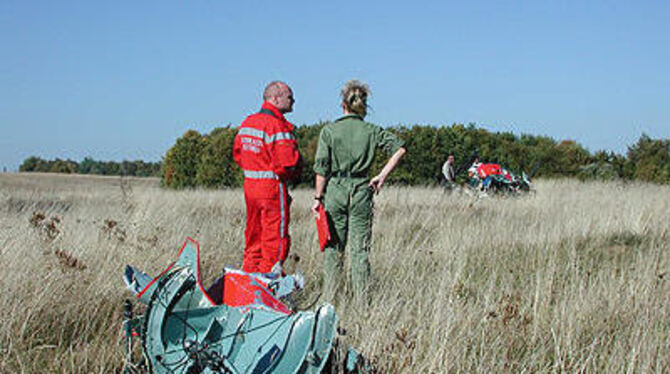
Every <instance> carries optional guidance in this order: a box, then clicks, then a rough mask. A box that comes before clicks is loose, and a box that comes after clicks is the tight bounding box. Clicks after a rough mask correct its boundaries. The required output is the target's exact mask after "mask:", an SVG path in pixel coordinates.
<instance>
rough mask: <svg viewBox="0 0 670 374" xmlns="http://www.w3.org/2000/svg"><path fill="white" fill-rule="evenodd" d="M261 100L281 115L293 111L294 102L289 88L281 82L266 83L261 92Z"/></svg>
mask: <svg viewBox="0 0 670 374" xmlns="http://www.w3.org/2000/svg"><path fill="white" fill-rule="evenodd" d="M263 100H265V101H267V102H269V103H270V104H272V105H274V106H275V107H277V109H279V111H280V112H282V113H289V112H291V111H293V103H294V102H295V100H294V99H293V91H292V90H291V87H289V86H288V84H286V83H284V82H282V81H273V82H270V83H268V85H267V86H265V90H264V91H263Z"/></svg>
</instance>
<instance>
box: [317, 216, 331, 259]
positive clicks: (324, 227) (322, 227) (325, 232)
mask: <svg viewBox="0 0 670 374" xmlns="http://www.w3.org/2000/svg"><path fill="white" fill-rule="evenodd" d="M317 211H318V216H316V232H317V233H318V234H319V247H320V248H321V252H323V250H324V249H325V248H326V244H328V242H329V241H330V229H329V228H328V218H327V217H326V209H325V208H324V207H323V204H319V207H318V208H317Z"/></svg>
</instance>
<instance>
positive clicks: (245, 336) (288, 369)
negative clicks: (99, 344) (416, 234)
mask: <svg viewBox="0 0 670 374" xmlns="http://www.w3.org/2000/svg"><path fill="white" fill-rule="evenodd" d="M199 252H200V248H199V243H198V242H197V241H195V240H193V239H191V238H188V239H187V240H186V242H185V243H184V245H183V247H182V248H181V250H180V251H179V255H178V259H177V260H176V261H175V262H173V263H172V264H171V265H169V266H168V267H167V268H166V269H165V270H164V271H163V272H162V273H161V274H160V275H159V276H158V277H155V278H152V277H151V276H149V275H147V274H145V273H143V272H141V271H139V270H137V269H136V268H134V267H132V266H127V267H126V269H125V274H124V281H125V283H126V286H127V288H128V289H129V290H130V291H131V292H132V293H133V294H134V295H135V296H136V299H137V300H138V301H139V302H140V303H141V304H144V305H146V308H144V309H145V310H144V312H143V314H142V315H138V316H134V315H133V305H132V302H130V301H129V300H127V301H126V302H125V305H124V325H123V330H124V337H125V338H124V349H125V355H126V363H125V365H124V373H143V372H147V371H148V372H151V373H160V374H163V373H184V374H191V373H193V374H195V373H232V374H238V373H305V374H307V373H322V372H345V373H371V372H373V368H372V367H371V366H370V364H369V362H368V361H367V360H366V359H365V358H364V357H363V356H362V355H360V354H359V353H358V352H357V351H356V350H355V349H353V348H348V349H346V350H343V349H342V347H339V349H338V347H337V346H338V344H339V343H338V339H337V333H338V332H337V321H338V319H337V315H336V313H335V309H334V307H333V306H332V305H330V304H322V305H320V306H318V307H316V308H315V309H314V310H313V311H294V310H292V308H291V307H290V306H289V305H288V303H285V302H284V301H283V300H284V299H285V298H287V297H290V296H291V295H292V294H294V293H295V292H296V291H298V290H300V289H302V288H303V286H304V278H302V276H300V275H285V276H284V275H282V274H279V273H277V274H275V273H270V274H259V273H246V272H243V271H240V270H236V269H228V268H226V269H224V273H223V276H222V277H220V278H219V279H218V280H217V281H216V282H215V283H214V284H213V285H212V286H211V287H209V288H208V289H207V290H205V288H204V287H203V285H202V283H201V281H200V255H199ZM138 309H139V308H138ZM137 340H139V343H140V344H141V349H142V355H141V357H139V358H136V356H138V354H136V353H135V352H134V351H135V350H134V348H133V346H134V345H135V344H136V343H137ZM342 352H344V353H342ZM341 358H343V360H342V359H341ZM340 361H341V362H340Z"/></svg>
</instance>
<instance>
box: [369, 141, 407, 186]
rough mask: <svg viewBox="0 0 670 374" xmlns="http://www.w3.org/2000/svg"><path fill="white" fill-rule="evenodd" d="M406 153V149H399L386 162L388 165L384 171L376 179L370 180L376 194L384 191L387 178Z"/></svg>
mask: <svg viewBox="0 0 670 374" xmlns="http://www.w3.org/2000/svg"><path fill="white" fill-rule="evenodd" d="M405 152H407V151H406V150H405V148H404V147H400V148H398V150H397V151H396V152H395V153H394V154H393V156H391V158H389V160H388V161H387V162H386V165H384V168H383V169H382V171H381V172H380V173H379V174H378V175H377V176H376V177H374V178H372V179H371V180H370V187H372V189H373V190H375V192H379V191H380V190H381V189H382V186H383V185H384V181H385V180H386V177H387V176H388V175H389V174H390V173H391V172H392V171H393V169H394V168H395V167H396V165H398V162H399V161H400V159H401V158H402V156H404V155H405Z"/></svg>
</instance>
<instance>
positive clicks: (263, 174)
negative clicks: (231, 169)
mask: <svg viewBox="0 0 670 374" xmlns="http://www.w3.org/2000/svg"><path fill="white" fill-rule="evenodd" d="M244 177H245V178H249V179H279V176H277V174H276V173H275V172H274V171H263V170H244Z"/></svg>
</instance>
